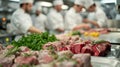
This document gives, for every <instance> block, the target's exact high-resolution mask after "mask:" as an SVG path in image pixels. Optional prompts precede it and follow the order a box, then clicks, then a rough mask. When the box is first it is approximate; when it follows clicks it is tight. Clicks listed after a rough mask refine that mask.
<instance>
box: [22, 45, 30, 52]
mask: <svg viewBox="0 0 120 67" xmlns="http://www.w3.org/2000/svg"><path fill="white" fill-rule="evenodd" d="M20 50H21V51H22V52H27V51H30V49H29V48H28V47H25V46H21V47H20Z"/></svg>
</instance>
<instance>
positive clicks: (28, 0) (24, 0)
mask: <svg viewBox="0 0 120 67" xmlns="http://www.w3.org/2000/svg"><path fill="white" fill-rule="evenodd" d="M33 2H34V0H20V4H22V3H33Z"/></svg>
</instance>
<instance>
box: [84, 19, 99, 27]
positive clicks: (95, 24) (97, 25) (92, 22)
mask: <svg viewBox="0 0 120 67" xmlns="http://www.w3.org/2000/svg"><path fill="white" fill-rule="evenodd" d="M83 22H84V23H90V24H93V25H94V26H96V27H97V28H100V26H99V24H98V23H97V22H96V21H92V20H89V19H87V18H86V19H83Z"/></svg>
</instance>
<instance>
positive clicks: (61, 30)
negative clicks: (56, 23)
mask: <svg viewBox="0 0 120 67" xmlns="http://www.w3.org/2000/svg"><path fill="white" fill-rule="evenodd" d="M56 31H58V32H64V29H60V28H57V29H56Z"/></svg>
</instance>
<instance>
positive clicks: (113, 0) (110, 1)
mask: <svg viewBox="0 0 120 67" xmlns="http://www.w3.org/2000/svg"><path fill="white" fill-rule="evenodd" d="M101 3H116V0H102V1H101Z"/></svg>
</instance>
